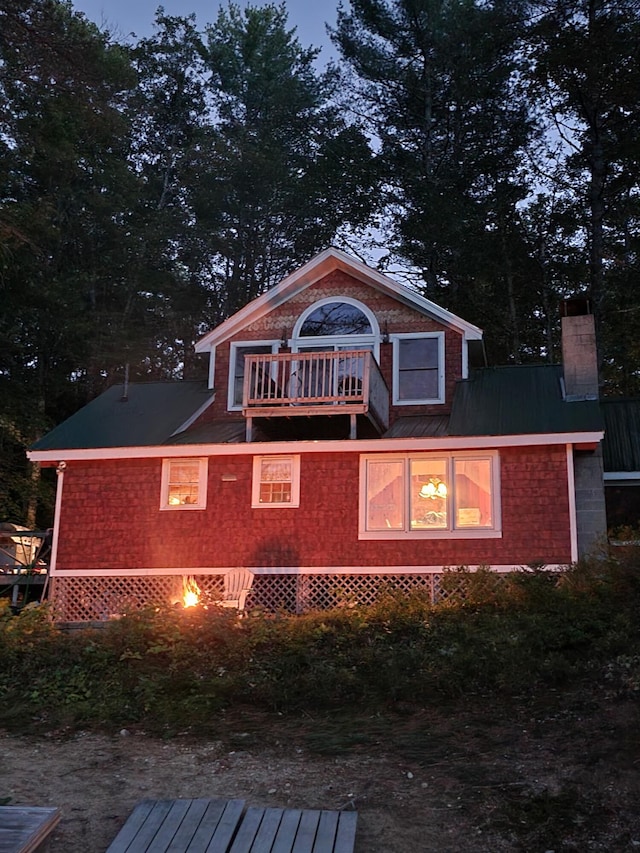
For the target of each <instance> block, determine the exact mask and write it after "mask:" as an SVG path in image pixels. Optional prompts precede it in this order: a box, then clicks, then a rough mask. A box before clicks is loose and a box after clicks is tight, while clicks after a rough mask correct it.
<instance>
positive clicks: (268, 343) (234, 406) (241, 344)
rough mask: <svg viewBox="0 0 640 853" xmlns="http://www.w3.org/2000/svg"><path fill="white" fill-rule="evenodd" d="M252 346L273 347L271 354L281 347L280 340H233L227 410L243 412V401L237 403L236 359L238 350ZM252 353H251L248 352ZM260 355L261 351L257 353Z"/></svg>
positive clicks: (230, 354) (230, 353)
mask: <svg viewBox="0 0 640 853" xmlns="http://www.w3.org/2000/svg"><path fill="white" fill-rule="evenodd" d="M245 347H246V348H250V347H271V354H272V355H274V354H275V353H277V352H278V350H279V348H280V341H279V340H277V341H276V340H273V339H270V340H265V341H263V340H260V341H232V342H231V344H230V346H229V376H228V377H227V411H228V412H241V411H242V403H236V401H235V397H234V391H235V385H236V361H237V358H238V350H239V349H241V348H245ZM246 354H247V355H250V353H246ZM256 355H259V353H256Z"/></svg>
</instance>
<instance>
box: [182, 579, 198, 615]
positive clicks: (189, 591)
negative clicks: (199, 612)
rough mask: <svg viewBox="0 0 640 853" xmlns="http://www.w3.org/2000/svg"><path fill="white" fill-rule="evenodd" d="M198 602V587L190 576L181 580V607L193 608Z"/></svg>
mask: <svg viewBox="0 0 640 853" xmlns="http://www.w3.org/2000/svg"><path fill="white" fill-rule="evenodd" d="M199 601H200V587H199V586H198V584H197V583H196V582H195V580H194V578H192V577H191V576H189V577H185V578H182V606H183V607H195V606H196V604H198V602H199Z"/></svg>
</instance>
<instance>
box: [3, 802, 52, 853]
mask: <svg viewBox="0 0 640 853" xmlns="http://www.w3.org/2000/svg"><path fill="white" fill-rule="evenodd" d="M59 822H60V809H56V808H49V807H46V806H0V853H34V851H36V850H38V849H39V848H40V849H42V847H43V845H44V843H45V842H46V840H47V839H48V837H49V835H50V833H51V832H52V831H53V830H54V829H55V827H56V826H57V825H58V823H59Z"/></svg>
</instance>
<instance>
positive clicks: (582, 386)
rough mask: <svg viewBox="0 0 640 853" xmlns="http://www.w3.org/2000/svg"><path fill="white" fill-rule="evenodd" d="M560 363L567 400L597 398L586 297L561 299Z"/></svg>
mask: <svg viewBox="0 0 640 853" xmlns="http://www.w3.org/2000/svg"><path fill="white" fill-rule="evenodd" d="M562 315H563V316H562V364H563V368H564V390H565V398H566V400H567V401H569V402H571V401H577V400H597V399H598V352H597V348H596V330H595V323H594V319H593V314H592V313H591V303H590V301H589V300H588V299H586V298H580V299H567V300H565V302H563V303H562Z"/></svg>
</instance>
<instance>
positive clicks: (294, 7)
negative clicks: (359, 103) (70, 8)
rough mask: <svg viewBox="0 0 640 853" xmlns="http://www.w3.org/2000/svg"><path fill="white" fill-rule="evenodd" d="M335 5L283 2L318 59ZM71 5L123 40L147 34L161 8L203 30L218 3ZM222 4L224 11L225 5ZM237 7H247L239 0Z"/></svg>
mask: <svg viewBox="0 0 640 853" xmlns="http://www.w3.org/2000/svg"><path fill="white" fill-rule="evenodd" d="M337 4H338V0H287V2H286V3H285V5H286V8H287V11H288V13H289V24H290V26H291V27H296V29H297V31H298V39H299V40H300V43H301V44H302V46H303V47H310V46H311V45H313V46H314V47H321V48H322V56H321V58H323V59H325V60H326V59H328V58H329V53H330V52H331V47H330V45H329V39H328V37H327V34H326V29H325V23H329V24H330V25H332V26H333V25H335V21H336V8H337ZM73 5H74V8H75V9H77V10H78V11H79V12H84V13H85V15H86V16H87V17H88V18H89V19H90V20H92V21H94V22H95V23H96V24H98V25H99V26H103V25H104V26H107V27H108V29H110V30H111V31H112V32H116V33H118V34H119V35H120V36H121V37H122V38H126V36H128V34H129V33H131V32H134V33H135V34H136V35H137V36H147V35H150V34H151V32H152V25H153V19H154V17H155V12H156V9H157V8H158V6H160V5H162V6H164V10H165V12H166V13H167V14H168V15H188V14H190V13H191V12H195V14H196V22H197V24H198V26H199V27H200V28H203V27H204V25H205V24H208V23H211V22H212V21H214V20H215V19H216V17H217V14H218V9H219V8H220V5H221V4H220V3H218V2H216V0H164V2H161V0H73ZM222 5H223V6H224V7H225V8H226V7H227V5H228V4H227V3H226V2H225V3H223V4H222ZM238 5H240V6H244V5H246V4H245V3H244V2H243V0H240V2H239V4H238ZM253 5H255V6H260V5H263V4H262V3H261V2H260V0H254V2H253ZM275 5H278V3H277V2H276V4H275Z"/></svg>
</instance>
